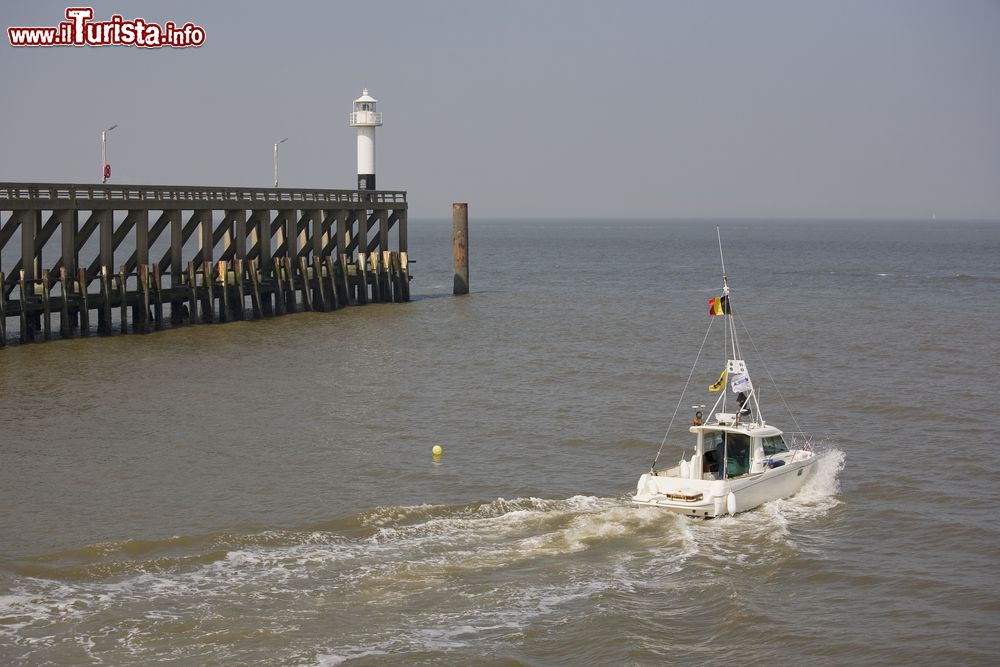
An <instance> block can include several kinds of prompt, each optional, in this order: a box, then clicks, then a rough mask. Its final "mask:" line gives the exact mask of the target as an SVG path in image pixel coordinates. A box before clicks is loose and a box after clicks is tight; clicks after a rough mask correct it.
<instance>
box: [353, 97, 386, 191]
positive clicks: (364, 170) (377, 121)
mask: <svg viewBox="0 0 1000 667" xmlns="http://www.w3.org/2000/svg"><path fill="white" fill-rule="evenodd" d="M377 103H378V100H376V99H375V98H374V97H372V96H371V95H369V94H368V89H367V88H365V89H364V90H363V91H362V92H361V97H359V98H358V99H356V100H354V111H353V112H352V113H351V127H356V128H358V190H374V189H375V128H376V127H378V126H379V125H381V124H382V114H381V113H380V112H377V111H375V105H376V104H377Z"/></svg>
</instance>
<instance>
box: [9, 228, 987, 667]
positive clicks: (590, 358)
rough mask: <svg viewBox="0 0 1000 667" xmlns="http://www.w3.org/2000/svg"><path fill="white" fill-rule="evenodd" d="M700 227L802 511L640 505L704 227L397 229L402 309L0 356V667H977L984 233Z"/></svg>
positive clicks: (673, 381) (701, 316) (983, 651)
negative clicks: (405, 282)
mask: <svg viewBox="0 0 1000 667" xmlns="http://www.w3.org/2000/svg"><path fill="white" fill-rule="evenodd" d="M718 224H719V227H720V228H721V233H722V240H723V245H724V248H725V252H726V270H727V273H728V276H729V280H730V284H731V285H732V303H733V308H734V310H735V312H736V314H737V319H738V323H739V325H738V326H739V329H738V333H739V334H740V342H741V345H742V347H743V351H744V356H745V357H746V358H747V363H748V365H749V366H750V369H751V372H752V373H753V375H754V378H755V380H756V382H757V384H758V388H759V391H760V395H761V400H762V406H763V408H764V416H765V417H766V418H767V419H768V420H769V422H771V423H773V424H775V425H778V426H779V427H782V428H784V429H785V430H787V431H793V430H795V431H798V430H801V431H804V432H806V433H808V434H809V436H810V439H811V441H812V442H813V443H814V446H815V447H816V448H817V450H818V451H820V452H821V458H820V460H819V462H818V464H817V466H816V470H815V471H814V474H813V475H812V477H811V479H810V480H809V481H808V482H807V483H806V485H805V487H804V488H803V489H802V490H801V492H800V493H799V494H798V495H796V496H795V497H792V498H788V499H784V500H779V501H775V502H772V503H768V504H765V505H764V506H762V507H760V508H757V509H755V510H753V511H750V512H746V513H743V514H740V515H737V516H735V517H725V518H721V519H716V520H711V521H704V520H692V519H688V518H683V517H678V516H675V515H672V514H669V513H667V512H663V511H660V510H657V509H655V508H649V507H637V506H633V505H631V504H630V503H629V502H628V498H629V495H630V494H631V493H632V492H633V491H634V488H635V483H636V481H637V480H638V477H639V475H640V474H641V473H643V472H645V471H646V470H648V468H649V466H650V464H651V463H652V460H653V457H654V455H655V454H656V451H657V449H658V447H659V445H660V442H661V439H662V438H663V434H664V431H665V430H666V429H667V426H668V423H669V422H670V419H671V416H672V415H673V414H674V411H675V409H677V417H676V419H675V420H674V424H673V427H672V429H671V433H670V434H669V435H668V437H667V441H666V445H665V446H664V448H663V453H662V454H661V456H660V462H661V463H667V464H673V463H675V462H676V460H677V459H678V458H679V456H680V452H681V447H682V445H683V444H685V443H686V442H687V439H688V438H689V434H687V433H686V432H685V426H686V425H687V424H688V423H689V422H690V418H691V416H692V412H693V410H692V409H691V406H693V405H700V404H702V403H707V402H708V401H710V400H711V396H710V395H709V394H708V392H707V387H708V385H709V384H712V383H713V382H714V381H715V380H716V379H717V378H718V375H719V372H720V371H721V368H722V364H723V361H724V358H725V352H724V350H723V348H722V341H721V339H719V340H718V341H717V342H716V341H714V339H710V340H709V342H708V343H707V344H706V347H705V349H704V350H703V351H702V354H701V356H700V358H699V362H698V364H697V365H696V366H694V371H693V372H692V366H693V364H694V361H695V358H696V357H697V356H698V350H699V346H700V344H701V341H702V338H703V336H704V334H705V331H706V329H707V327H708V324H709V321H710V318H709V315H708V304H707V301H708V298H710V297H712V296H715V295H718V294H719V292H720V287H721V269H720V265H719V255H718V243H717V240H716V223H710V222H666V221H663V222H660V221H618V220H590V221H571V220H567V221H479V220H475V219H473V221H472V224H471V229H470V241H469V242H470V256H471V285H472V294H470V295H469V296H466V297H452V296H451V294H450V291H451V278H452V276H451V270H450V268H451V267H450V263H451V258H450V225H449V224H448V223H447V222H446V221H420V220H414V221H411V224H410V236H411V239H410V250H411V256H412V258H413V259H414V260H416V263H415V264H414V265H413V266H412V270H413V273H414V281H413V283H412V290H413V297H414V298H413V301H412V302H411V303H408V304H392V305H388V304H387V305H369V306H365V307H359V308H349V309H346V310H342V311H337V312H335V313H315V314H311V313H305V314H299V315H295V316H288V317H281V318H274V319H271V320H267V321H262V322H235V323H231V324H226V325H215V326H197V327H186V328H182V329H177V330H172V331H166V332H162V333H157V334H154V335H150V336H115V337H112V338H91V339H88V340H68V341H56V342H52V343H46V344H40V345H24V346H12V347H10V348H8V349H5V350H0V399H2V402H3V408H2V434H0V662H2V663H3V664H12V665H35V664H96V663H102V664H136V665H139V664H143V665H144V664H150V663H157V662H165V663H169V664H199V665H223V664H246V663H259V664H286V665H334V664H341V663H348V664H358V665H364V664H379V665H381V664H389V665H410V664H427V663H431V664H472V665H475V664H483V665H500V664H530V665H550V664H551V665H580V664H640V665H654V664H734V663H739V664H746V663H757V664H761V663H774V664H802V663H809V664H848V663H849V664H891V663H912V664H942V663H949V664H950V663H958V664H990V663H992V662H993V661H994V660H995V659H996V655H997V654H998V653H1000V639H998V637H997V634H996V628H997V627H998V626H1000V576H998V575H997V573H996V563H997V562H1000V522H998V520H997V518H996V507H997V504H998V501H1000V491H998V488H1000V486H998V482H1000V472H998V471H1000V453H998V451H1000V450H998V448H1000V442H998V437H997V435H996V431H997V425H998V420H997V418H996V417H995V416H994V415H995V412H996V411H995V409H994V408H993V406H992V404H993V403H994V402H995V400H996V399H995V398H994V396H995V394H996V391H995V390H994V388H993V380H992V378H993V376H994V375H995V370H996V365H997V359H998V358H1000V333H998V332H997V325H998V323H1000V306H998V305H997V300H996V299H995V296H994V294H995V291H996V289H997V287H998V286H1000V260H998V257H1000V225H997V224H987V223H946V222H933V223H931V222H897V223H886V222H851V223H845V222H821V221H802V222H792V221H790V222H767V221H760V222H721V223H718ZM689 375H690V376H691V383H690V385H689V386H688V387H687V392H686V393H685V394H684V395H683V396H681V391H682V389H683V388H684V387H685V383H686V381H687V379H688V377H689ZM678 408H679V409H678ZM434 444H441V445H442V447H443V450H444V453H443V456H442V457H441V458H440V460H439V461H435V459H434V458H433V457H432V455H431V447H432V446H433V445H434Z"/></svg>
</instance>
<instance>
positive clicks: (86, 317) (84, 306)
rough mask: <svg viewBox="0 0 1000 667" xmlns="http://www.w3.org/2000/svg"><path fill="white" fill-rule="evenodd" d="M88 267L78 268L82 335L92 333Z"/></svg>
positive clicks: (77, 285)
mask: <svg viewBox="0 0 1000 667" xmlns="http://www.w3.org/2000/svg"><path fill="white" fill-rule="evenodd" d="M87 284H88V283H87V269H85V268H83V267H82V266H81V267H79V268H78V269H77V270H76V287H77V290H78V291H79V292H80V335H81V336H89V335H90V300H89V295H88V294H87Z"/></svg>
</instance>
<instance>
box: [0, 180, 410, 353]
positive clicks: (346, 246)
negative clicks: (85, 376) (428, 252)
mask: <svg viewBox="0 0 1000 667" xmlns="http://www.w3.org/2000/svg"><path fill="white" fill-rule="evenodd" d="M393 227H395V228H396V232H397V234H396V244H395V247H394V248H393V247H390V240H391V234H390V232H391V231H392V229H393ZM406 232H407V230H406V193H405V192H395V191H383V190H374V191H362V190H312V189H297V188H280V189H279V188H231V187H228V188H227V187H186V186H147V185H74V184H64V183H61V184H50V183H0V286H2V289H0V314H2V317H0V346H4V345H6V344H7V343H8V339H9V338H15V336H14V330H15V329H16V330H17V333H18V336H17V338H18V339H20V340H21V341H22V342H31V341H36V340H49V339H51V338H53V337H56V336H57V335H58V337H61V338H69V337H75V336H87V335H90V334H91V333H97V334H100V335H111V334H113V333H116V332H120V333H148V332H150V331H154V330H158V329H163V328H166V327H171V326H180V325H184V324H200V323H212V322H228V321H231V320H239V319H257V318H261V317H271V316H274V315H282V314H285V313H293V312H296V311H300V310H312V311H329V310H335V309H338V308H342V307H344V306H347V305H356V304H364V303H369V302H402V301H408V300H409V294H410V288H409V282H410V275H409V262H408V257H407V244H406ZM8 245H10V246H11V247H10V248H8ZM116 262H117V263H116ZM5 263H6V264H9V265H10V266H9V267H8V266H5ZM8 325H10V326H8Z"/></svg>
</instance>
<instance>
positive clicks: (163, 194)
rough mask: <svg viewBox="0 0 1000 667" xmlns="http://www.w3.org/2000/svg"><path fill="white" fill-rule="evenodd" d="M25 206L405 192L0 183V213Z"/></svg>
mask: <svg viewBox="0 0 1000 667" xmlns="http://www.w3.org/2000/svg"><path fill="white" fill-rule="evenodd" d="M14 202H25V203H28V204H29V205H37V204H38V203H46V204H50V205H54V206H58V203H59V202H62V203H63V204H66V205H68V204H71V203H75V204H76V205H77V206H79V205H80V203H88V202H95V203H96V202H127V203H132V202H149V203H150V204H153V203H156V202H164V203H173V202H178V203H186V202H209V203H219V204H221V203H226V202H238V203H246V204H270V203H275V204H278V203H294V202H302V203H307V204H313V203H334V204H373V203H374V204H403V203H406V192H404V191H395V190H372V191H365V190H321V189H313V188H234V187H213V186H187V185H183V186H178V185H98V184H93V185H91V184H74V183H0V210H2V209H3V208H7V206H5V205H7V204H12V203H14Z"/></svg>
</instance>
